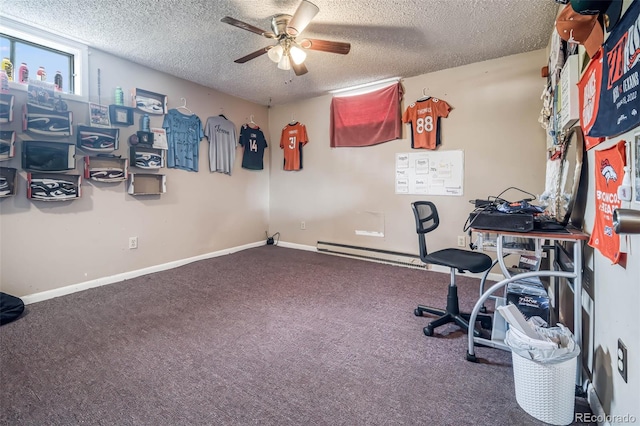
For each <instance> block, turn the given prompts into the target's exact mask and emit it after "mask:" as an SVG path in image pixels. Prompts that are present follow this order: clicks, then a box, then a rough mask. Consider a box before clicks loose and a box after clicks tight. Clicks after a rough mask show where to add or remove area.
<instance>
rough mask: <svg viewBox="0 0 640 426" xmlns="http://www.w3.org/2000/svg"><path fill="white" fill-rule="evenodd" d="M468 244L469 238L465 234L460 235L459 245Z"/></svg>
mask: <svg viewBox="0 0 640 426" xmlns="http://www.w3.org/2000/svg"><path fill="white" fill-rule="evenodd" d="M466 245H467V238H466V237H465V236H464V235H458V247H464V246H466Z"/></svg>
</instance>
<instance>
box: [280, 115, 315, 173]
mask: <svg viewBox="0 0 640 426" xmlns="http://www.w3.org/2000/svg"><path fill="white" fill-rule="evenodd" d="M308 142H309V139H308V138H307V128H306V127H305V125H304V124H302V123H299V122H297V121H296V122H295V123H289V124H287V125H286V126H284V128H283V129H282V134H281V136H280V148H282V149H284V164H283V169H284V170H302V147H303V146H304V145H306V144H307V143H308Z"/></svg>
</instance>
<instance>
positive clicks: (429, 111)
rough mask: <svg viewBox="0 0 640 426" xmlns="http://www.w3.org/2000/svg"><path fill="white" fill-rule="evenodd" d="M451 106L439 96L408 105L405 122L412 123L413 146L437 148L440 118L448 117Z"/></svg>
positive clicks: (403, 117)
mask: <svg viewBox="0 0 640 426" xmlns="http://www.w3.org/2000/svg"><path fill="white" fill-rule="evenodd" d="M449 111H451V106H450V105H449V104H448V103H446V102H445V101H443V100H442V99H438V98H431V97H430V98H427V99H424V100H418V101H416V102H414V103H412V104H411V105H409V106H408V107H407V109H406V110H405V112H404V114H403V115H402V122H403V123H411V148H425V149H436V148H437V147H438V146H439V145H440V143H441V139H440V128H441V126H440V118H441V117H444V118H447V117H448V116H449Z"/></svg>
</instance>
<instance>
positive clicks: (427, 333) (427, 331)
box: [422, 326, 433, 336]
mask: <svg viewBox="0 0 640 426" xmlns="http://www.w3.org/2000/svg"><path fill="white" fill-rule="evenodd" d="M422 331H423V332H424V335H425V336H433V329H432V328H431V327H429V326H426V327H425V328H423V329H422Z"/></svg>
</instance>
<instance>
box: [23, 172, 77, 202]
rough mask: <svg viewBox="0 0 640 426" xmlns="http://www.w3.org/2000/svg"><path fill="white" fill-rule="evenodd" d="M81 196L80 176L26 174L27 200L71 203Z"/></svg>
mask: <svg viewBox="0 0 640 426" xmlns="http://www.w3.org/2000/svg"><path fill="white" fill-rule="evenodd" d="M81 196H82V176H81V175H75V174H63V173H27V198H29V199H30V200H36V201H73V200H77V199H78V198H80V197H81Z"/></svg>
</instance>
